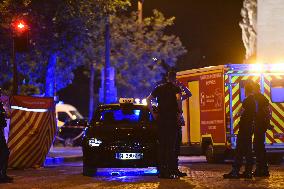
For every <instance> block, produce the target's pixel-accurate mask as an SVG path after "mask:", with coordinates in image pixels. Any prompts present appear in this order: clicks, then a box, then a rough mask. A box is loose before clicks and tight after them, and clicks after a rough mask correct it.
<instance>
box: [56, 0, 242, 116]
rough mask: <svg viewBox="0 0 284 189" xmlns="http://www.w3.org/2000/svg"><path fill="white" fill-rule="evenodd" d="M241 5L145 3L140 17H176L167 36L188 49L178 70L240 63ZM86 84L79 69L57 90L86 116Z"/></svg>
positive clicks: (228, 1) (221, 1) (232, 1)
mask: <svg viewBox="0 0 284 189" xmlns="http://www.w3.org/2000/svg"><path fill="white" fill-rule="evenodd" d="M242 3H243V0H144V3H143V17H147V16H151V15H152V10H153V9H158V10H159V11H161V12H162V13H163V14H164V15H165V17H166V18H169V17H172V16H174V17H175V18H176V19H175V25H173V26H172V27H171V28H169V29H168V30H167V33H168V34H174V35H176V36H179V37H180V39H181V41H182V43H183V45H184V46H185V47H186V49H187V50H188V52H187V54H185V55H184V56H183V57H181V58H180V59H179V60H178V62H177V69H178V70H186V69H191V68H200V67H204V66H213V65H222V64H228V63H242V62H243V59H244V56H245V49H244V46H243V43H242V38H241V29H240V27H239V22H240V21H241V19H242V18H241V16H240V11H241V7H242ZM130 10H135V11H136V10H137V0H132V7H131V8H130ZM97 74H99V73H97ZM88 85H89V80H88V78H87V77H86V76H85V75H83V74H82V68H81V69H78V70H77V71H76V72H75V79H74V81H73V84H72V85H70V86H68V87H67V88H65V89H63V90H62V91H60V92H59V98H60V100H63V101H64V102H65V103H69V104H72V105H74V106H75V107H77V108H78V110H79V111H80V112H81V113H82V114H83V116H88V109H89V106H88V102H89V95H88V94H89V89H88ZM96 88H98V86H96Z"/></svg>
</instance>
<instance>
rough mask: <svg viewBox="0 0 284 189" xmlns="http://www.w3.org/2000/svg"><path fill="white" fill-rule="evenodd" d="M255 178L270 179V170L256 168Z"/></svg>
mask: <svg viewBox="0 0 284 189" xmlns="http://www.w3.org/2000/svg"><path fill="white" fill-rule="evenodd" d="M253 176H255V177H269V176H270V174H269V171H268V169H259V168H256V169H255V171H254V172H253Z"/></svg>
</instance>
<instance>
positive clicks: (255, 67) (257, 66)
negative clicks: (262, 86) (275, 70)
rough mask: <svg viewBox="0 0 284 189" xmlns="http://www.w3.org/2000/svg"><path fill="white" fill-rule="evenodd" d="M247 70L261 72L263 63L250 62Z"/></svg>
mask: <svg viewBox="0 0 284 189" xmlns="http://www.w3.org/2000/svg"><path fill="white" fill-rule="evenodd" d="M249 70H250V72H258V73H259V72H263V71H264V66H263V64H250V65H249Z"/></svg>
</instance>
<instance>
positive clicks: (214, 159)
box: [205, 144, 224, 163]
mask: <svg viewBox="0 0 284 189" xmlns="http://www.w3.org/2000/svg"><path fill="white" fill-rule="evenodd" d="M205 156H206V160H207V162H208V163H221V162H223V161H224V156H223V154H216V153H215V152H214V147H213V145H212V144H209V145H208V146H207V147H206V150H205Z"/></svg>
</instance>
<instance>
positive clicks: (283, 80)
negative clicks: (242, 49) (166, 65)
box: [177, 64, 284, 163]
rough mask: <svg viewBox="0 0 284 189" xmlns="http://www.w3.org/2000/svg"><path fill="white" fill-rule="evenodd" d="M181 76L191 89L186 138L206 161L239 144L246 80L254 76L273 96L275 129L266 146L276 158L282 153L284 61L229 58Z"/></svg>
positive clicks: (186, 143) (267, 94) (221, 157)
mask: <svg viewBox="0 0 284 189" xmlns="http://www.w3.org/2000/svg"><path fill="white" fill-rule="evenodd" d="M177 79H178V80H179V81H180V82H182V83H183V84H184V85H185V86H187V87H188V88H189V89H190V91H191V92H192V97H190V98H189V99H188V100H185V101H183V115H184V118H185V123H186V124H185V126H184V127H183V128H182V143H183V147H188V148H187V149H188V150H190V149H199V151H200V153H202V154H204V155H205V156H206V159H207V161H208V162H210V163H213V162H220V161H223V160H224V158H226V157H227V156H229V155H231V154H232V152H233V151H234V149H235V148H236V138H237V133H238V128H239V125H238V124H239V120H240V115H239V112H240V110H241V107H242V102H243V100H244V99H245V89H244V85H245V82H246V81H247V80H252V81H254V82H256V83H258V84H259V85H260V88H261V93H263V94H264V95H265V97H266V98H267V99H268V100H269V101H270V105H271V109H272V119H271V122H270V123H271V125H273V126H274V127H273V129H272V130H268V131H267V132H266V140H265V146H266V150H267V152H268V153H269V154H272V156H271V157H273V158H274V160H276V161H279V160H282V156H283V153H284V64H227V65H220V66H210V67H204V68H199V69H192V70H185V71H181V72H178V73H177Z"/></svg>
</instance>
